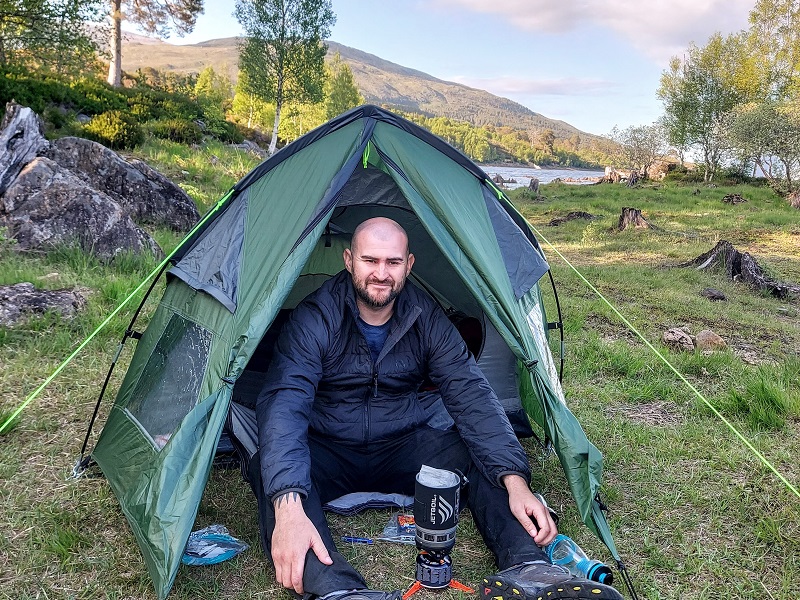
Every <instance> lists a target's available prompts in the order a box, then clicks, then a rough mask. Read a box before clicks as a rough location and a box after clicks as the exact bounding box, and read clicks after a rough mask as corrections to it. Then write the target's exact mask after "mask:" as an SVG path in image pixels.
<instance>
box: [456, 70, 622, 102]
mask: <svg viewBox="0 0 800 600" xmlns="http://www.w3.org/2000/svg"><path fill="white" fill-rule="evenodd" d="M447 79H448V80H449V81H454V82H456V83H460V84H462V85H466V86H469V87H473V88H477V89H479V90H489V91H491V93H492V94H495V95H498V96H506V97H507V96H516V97H519V96H533V95H535V96H591V95H594V94H598V93H606V92H608V91H609V90H611V89H613V88H616V87H618V84H616V83H615V82H612V81H607V80H603V79H586V78H578V77H561V78H558V79H524V78H521V77H482V78H479V77H469V76H465V75H454V76H451V77H448V78H447Z"/></svg>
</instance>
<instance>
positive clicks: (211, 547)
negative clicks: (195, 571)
mask: <svg viewBox="0 0 800 600" xmlns="http://www.w3.org/2000/svg"><path fill="white" fill-rule="evenodd" d="M249 547H250V546H248V545H247V544H245V543H244V542H243V541H241V540H237V539H236V538H235V537H233V536H231V535H230V534H229V533H228V529H227V528H226V527H225V526H224V525H209V526H208V527H205V528H203V529H200V530H198V531H193V532H192V533H191V534H190V535H189V541H188V542H186V550H184V553H183V557H182V558H181V562H182V563H183V564H185V565H192V566H199V565H214V564H217V563H220V562H222V561H223V560H228V559H229V558H233V557H234V556H236V555H237V554H240V553H241V552H244V551H245V550H247V549H248V548H249Z"/></svg>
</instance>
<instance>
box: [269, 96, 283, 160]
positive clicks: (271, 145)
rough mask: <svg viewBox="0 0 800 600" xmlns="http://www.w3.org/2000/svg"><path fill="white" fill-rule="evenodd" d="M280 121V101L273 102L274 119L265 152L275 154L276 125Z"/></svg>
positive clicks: (276, 140) (276, 142)
mask: <svg viewBox="0 0 800 600" xmlns="http://www.w3.org/2000/svg"><path fill="white" fill-rule="evenodd" d="M280 122H281V103H280V102H276V103H275V121H274V122H273V125H272V139H271V140H270V141H269V149H268V150H267V153H268V154H269V155H270V156H272V155H273V154H275V148H277V146H278V125H280Z"/></svg>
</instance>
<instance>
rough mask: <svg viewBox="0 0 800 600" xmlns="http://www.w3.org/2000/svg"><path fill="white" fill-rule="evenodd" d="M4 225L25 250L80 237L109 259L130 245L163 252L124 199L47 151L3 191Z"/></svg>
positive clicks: (0, 220) (134, 248)
mask: <svg viewBox="0 0 800 600" xmlns="http://www.w3.org/2000/svg"><path fill="white" fill-rule="evenodd" d="M0 226H4V227H8V228H9V230H10V233H11V235H13V236H14V237H15V238H16V240H17V245H18V248H19V249H20V250H34V249H40V248H42V249H44V248H48V247H53V246H56V245H60V244H70V243H78V244H79V245H80V246H81V248H83V249H84V250H85V251H87V252H94V253H95V254H96V255H97V256H99V257H100V258H103V259H111V258H113V257H114V256H116V255H117V254H119V253H121V252H125V251H130V252H137V253H138V252H141V251H143V250H147V251H150V252H153V253H154V254H156V255H158V256H160V255H161V249H160V248H159V247H158V244H156V242H155V240H153V238H151V237H150V236H149V235H148V234H147V233H145V232H144V231H142V230H141V229H139V228H138V227H137V226H136V225H135V224H134V223H133V221H132V220H131V218H130V217H129V216H128V214H127V213H126V211H124V210H123V209H122V208H121V207H120V205H119V204H117V203H116V202H115V201H114V200H113V199H111V198H110V197H108V196H107V195H106V194H103V193H102V192H99V191H97V190H95V189H94V188H92V187H91V186H90V185H87V182H86V181H84V179H82V178H80V177H78V176H76V175H73V174H72V173H71V172H69V171H67V170H66V169H64V168H62V167H60V166H59V165H58V164H56V163H55V162H53V161H51V160H50V159H48V158H44V157H39V158H36V159H34V160H33V161H32V162H30V163H29V164H28V165H27V166H26V167H25V168H24V169H23V170H22V172H21V173H20V174H19V176H18V177H17V179H16V180H15V181H14V182H13V183H12V184H11V186H10V187H9V188H8V189H7V190H6V193H5V194H4V195H3V196H2V197H0Z"/></svg>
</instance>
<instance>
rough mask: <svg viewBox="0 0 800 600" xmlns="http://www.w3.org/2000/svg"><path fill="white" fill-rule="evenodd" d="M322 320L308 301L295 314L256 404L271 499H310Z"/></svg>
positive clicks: (324, 336) (266, 485)
mask: <svg viewBox="0 0 800 600" xmlns="http://www.w3.org/2000/svg"><path fill="white" fill-rule="evenodd" d="M323 321H324V320H323V318H322V315H321V313H320V311H319V308H318V307H317V306H315V305H313V304H310V303H303V304H300V305H299V306H298V307H297V308H296V309H295V310H294V311H293V312H292V314H291V316H290V317H289V320H288V321H287V322H286V324H285V325H284V327H283V330H282V331H281V334H280V336H279V337H278V341H277V343H276V345H275V350H274V353H273V358H272V362H271V363H270V367H269V370H268V372H267V378H266V381H265V383H264V387H263V389H262V390H261V393H260V394H259V396H258V400H257V402H256V419H257V421H258V442H259V453H260V454H259V456H260V459H261V478H262V483H263V486H264V493H265V494H266V497H267V498H269V499H270V501H272V500H273V499H274V497H275V496H276V495H278V494H281V493H285V492H288V491H296V492H299V493H300V494H302V495H303V497H307V496H308V493H309V491H310V489H311V454H310V451H309V447H308V423H309V415H310V414H311V409H312V406H313V404H314V397H315V395H316V391H317V385H318V384H319V381H320V379H321V377H322V356H323V348H324V347H325V339H327V335H328V334H327V328H326V327H325V326H324V325H323Z"/></svg>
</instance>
